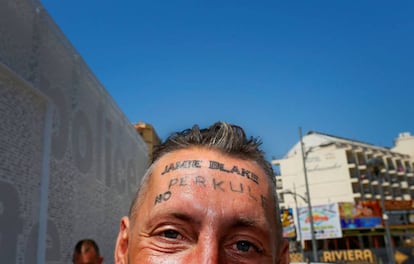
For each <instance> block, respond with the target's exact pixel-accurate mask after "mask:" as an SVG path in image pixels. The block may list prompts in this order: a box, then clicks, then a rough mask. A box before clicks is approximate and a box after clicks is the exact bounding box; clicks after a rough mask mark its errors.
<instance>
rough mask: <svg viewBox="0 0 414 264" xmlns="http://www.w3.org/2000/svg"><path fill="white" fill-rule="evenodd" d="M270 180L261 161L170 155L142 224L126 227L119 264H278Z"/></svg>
mask: <svg viewBox="0 0 414 264" xmlns="http://www.w3.org/2000/svg"><path fill="white" fill-rule="evenodd" d="M212 164H213V165H212ZM217 164H222V165H219V166H216V165H217ZM177 165H178V166H177ZM220 168H222V169H220ZM242 171H244V172H245V173H244V175H242V173H241V172H242ZM247 172H248V173H247ZM253 175H254V176H253ZM266 177H267V176H266V175H265V173H264V172H263V170H262V169H261V168H260V167H259V166H258V165H257V164H255V163H254V162H251V161H245V160H240V159H235V158H231V157H229V156H226V155H223V154H221V153H219V152H217V151H214V150H207V149H200V148H194V149H187V150H179V151H175V152H173V153H169V154H167V155H165V156H163V157H162V158H161V159H160V160H159V161H158V162H157V164H156V166H155V167H154V169H153V173H152V178H151V180H150V182H149V185H148V188H147V192H146V194H145V196H144V197H143V201H142V204H141V206H140V207H139V208H137V212H136V214H135V216H134V219H128V218H127V217H125V218H123V219H122V221H121V227H120V233H119V236H118V240H117V245H116V251H115V261H116V263H131V264H136V263H276V248H277V247H278V246H281V245H276V239H275V236H276V234H275V230H274V229H275V228H274V227H275V226H276V224H275V221H276V220H275V219H276V217H275V211H274V210H275V209H274V208H275V205H274V202H273V199H272V195H271V188H270V187H269V184H268V180H267V178H266ZM284 252H285V251H284ZM281 263H282V262H281ZM283 263H284V262H283Z"/></svg>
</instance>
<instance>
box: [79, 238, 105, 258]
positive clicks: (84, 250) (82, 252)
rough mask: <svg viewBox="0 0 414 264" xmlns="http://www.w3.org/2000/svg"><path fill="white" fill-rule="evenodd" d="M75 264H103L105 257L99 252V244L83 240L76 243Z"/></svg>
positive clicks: (91, 240) (90, 240)
mask: <svg viewBox="0 0 414 264" xmlns="http://www.w3.org/2000/svg"><path fill="white" fill-rule="evenodd" d="M72 262H73V263H74V264H101V263H103V257H102V256H101V254H100V252H99V247H98V244H97V243H96V242H95V241H94V240H93V239H82V240H80V241H78V243H76V246H75V249H74V250H73V258H72Z"/></svg>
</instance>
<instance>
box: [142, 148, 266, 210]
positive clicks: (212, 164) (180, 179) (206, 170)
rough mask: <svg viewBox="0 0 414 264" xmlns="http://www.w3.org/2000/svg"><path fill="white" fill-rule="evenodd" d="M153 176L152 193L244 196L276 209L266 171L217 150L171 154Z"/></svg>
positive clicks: (155, 168) (160, 160)
mask: <svg viewBox="0 0 414 264" xmlns="http://www.w3.org/2000/svg"><path fill="white" fill-rule="evenodd" d="M151 174H152V175H151V180H150V182H151V183H150V185H149V186H150V188H149V189H150V190H149V191H150V192H151V190H152V191H155V190H156V191H160V190H161V189H165V191H166V192H168V191H172V189H174V190H177V188H178V187H180V188H182V189H180V190H183V189H184V188H187V189H188V188H191V189H193V190H200V191H203V192H204V193H205V194H206V195H208V194H214V196H217V194H218V195H219V196H221V197H225V196H233V197H234V195H240V193H243V194H246V195H249V196H250V198H253V199H257V200H267V201H268V203H269V204H270V205H271V207H272V208H273V203H272V202H270V201H269V200H273V199H271V197H272V194H271V192H272V188H271V186H270V184H269V179H268V176H267V175H266V174H265V172H264V170H263V169H262V168H261V167H260V166H259V165H258V164H257V163H256V162H254V161H251V160H244V159H240V158H237V157H233V156H230V155H227V154H223V153H221V152H219V151H217V150H212V149H206V148H198V147H196V148H191V149H184V150H178V151H174V152H171V153H169V154H167V155H165V156H163V157H162V158H160V159H159V160H158V161H157V163H156V164H155V165H154V167H153V168H152V173H151ZM190 186H191V187H190ZM154 194H155V193H152V195H154ZM252 194H254V195H255V197H253V195H252ZM257 196H258V197H257ZM238 197H239V198H245V196H238ZM155 203H157V201H155Z"/></svg>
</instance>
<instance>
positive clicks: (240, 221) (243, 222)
mask: <svg viewBox="0 0 414 264" xmlns="http://www.w3.org/2000/svg"><path fill="white" fill-rule="evenodd" d="M231 226H232V227H261V226H263V225H262V224H260V223H259V222H258V221H256V220H254V219H252V218H248V217H238V218H236V219H235V221H234V222H233V223H232V224H231Z"/></svg>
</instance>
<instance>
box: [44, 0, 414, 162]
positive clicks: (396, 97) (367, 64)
mask: <svg viewBox="0 0 414 264" xmlns="http://www.w3.org/2000/svg"><path fill="white" fill-rule="evenodd" d="M41 3H42V4H43V5H44V6H45V8H46V9H47V10H48V12H49V14H50V15H51V17H52V18H53V19H54V20H55V22H56V24H57V25H58V26H59V27H60V28H61V30H62V31H63V33H64V34H65V35H66V37H67V38H68V39H69V41H70V42H71V43H72V45H73V46H74V47H75V48H76V50H77V51H78V52H79V53H80V54H81V56H82V57H83V58H84V60H85V61H86V63H87V64H88V65H89V67H90V68H91V69H92V71H93V72H94V73H95V75H96V76H97V78H98V79H99V80H100V81H101V82H102V83H103V85H104V86H105V88H106V89H107V90H108V92H109V93H110V94H111V96H112V97H113V98H114V100H115V101H116V102H117V104H118V105H119V107H120V108H121V110H122V111H124V113H125V114H126V116H127V117H128V118H129V120H130V121H131V122H133V123H136V122H138V121H143V122H147V123H150V124H152V125H153V126H154V127H155V129H156V130H157V133H158V134H159V136H160V137H161V138H165V137H166V136H167V135H169V134H170V133H171V132H173V131H175V130H181V129H184V128H187V127H188V126H191V125H192V124H194V123H197V124H199V125H200V126H207V125H210V124H211V123H213V122H215V121H217V120H224V121H228V122H231V123H236V124H239V125H241V126H243V127H245V128H246V130H247V132H248V133H249V135H253V136H259V137H260V138H261V139H262V140H263V142H264V144H263V148H264V150H265V152H266V153H267V157H268V158H269V159H270V158H271V157H272V156H275V157H277V158H280V157H282V156H283V155H284V154H285V153H286V152H287V151H288V150H289V149H290V148H291V147H292V146H293V145H294V144H295V143H296V142H297V141H298V140H299V134H298V128H299V127H302V130H303V133H306V132H308V131H309V130H315V131H319V132H322V133H328V134H332V135H336V136H341V137H345V138H349V139H355V140H360V141H364V142H367V143H372V144H376V145H380V146H384V147H392V146H393V140H394V139H395V138H396V137H397V136H398V133H400V132H405V131H408V132H411V133H412V134H413V133H414V122H413V117H414V103H413V102H414V16H413V13H414V2H412V1H339V0H338V1H247V0H245V1H244V0H238V1H225V0H222V1H216V0H210V1H180V0H175V1H156V0H154V1H132V0H124V1H107V0H100V1H98V0H86V1H85V0H82V1H80V0H71V1H56V0H43V1H41Z"/></svg>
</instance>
